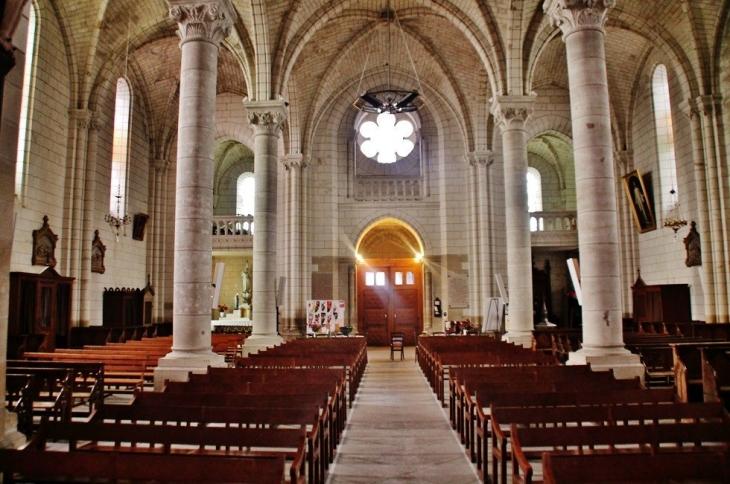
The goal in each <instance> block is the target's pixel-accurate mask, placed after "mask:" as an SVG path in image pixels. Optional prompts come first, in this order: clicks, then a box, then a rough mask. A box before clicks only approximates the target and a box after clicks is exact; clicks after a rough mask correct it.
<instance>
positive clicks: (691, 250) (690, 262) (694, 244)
mask: <svg viewBox="0 0 730 484" xmlns="http://www.w3.org/2000/svg"><path fill="white" fill-rule="evenodd" d="M684 248H685V250H686V251H687V258H686V259H685V260H684V265H686V266H687V267H692V266H701V265H702V251H701V245H700V234H699V232H697V224H696V223H695V222H692V224H691V225H690V229H689V234H687V237H685V238H684Z"/></svg>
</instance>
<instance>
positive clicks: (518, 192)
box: [492, 96, 535, 342]
mask: <svg viewBox="0 0 730 484" xmlns="http://www.w3.org/2000/svg"><path fill="white" fill-rule="evenodd" d="M534 103H535V99H534V96H501V97H499V98H497V99H496V100H495V103H494V105H493V106H492V114H494V115H495V117H496V120H497V122H498V123H499V125H500V128H501V129H502V150H503V156H504V191H505V216H506V232H507V286H508V296H509V322H508V324H507V335H506V339H507V340H515V341H517V340H520V342H522V340H524V339H527V337H528V336H529V337H530V338H531V337H532V333H531V331H532V328H533V314H532V309H533V308H532V301H533V295H532V246H531V239H530V218H529V213H528V207H527V132H526V131H525V123H526V122H527V119H528V117H529V116H530V115H531V114H532V108H533V105H534Z"/></svg>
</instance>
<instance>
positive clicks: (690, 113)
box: [679, 99, 699, 121]
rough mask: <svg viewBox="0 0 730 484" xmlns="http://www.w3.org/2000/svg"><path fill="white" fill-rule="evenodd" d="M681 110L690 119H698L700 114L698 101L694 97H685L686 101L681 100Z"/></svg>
mask: <svg viewBox="0 0 730 484" xmlns="http://www.w3.org/2000/svg"><path fill="white" fill-rule="evenodd" d="M679 110H680V111H682V114H684V115H685V116H687V119H689V120H690V121H692V120H694V119H696V118H697V115H698V114H699V112H698V109H697V103H696V102H695V100H694V99H685V100H684V101H681V102H680V103H679Z"/></svg>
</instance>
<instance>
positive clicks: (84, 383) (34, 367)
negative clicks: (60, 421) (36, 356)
mask: <svg viewBox="0 0 730 484" xmlns="http://www.w3.org/2000/svg"><path fill="white" fill-rule="evenodd" d="M53 370H58V371H70V372H71V374H72V378H71V382H72V385H71V411H72V412H73V413H74V414H75V415H80V414H83V415H86V416H88V415H89V414H90V413H91V412H92V411H93V410H94V408H95V407H96V406H98V405H101V404H102V403H103V400H104V365H103V364H102V363H99V362H73V361H66V362H63V361H30V360H9V361H7V374H12V373H28V374H34V373H36V372H42V371H53ZM79 408H85V411H84V412H79V411H78V409H79Z"/></svg>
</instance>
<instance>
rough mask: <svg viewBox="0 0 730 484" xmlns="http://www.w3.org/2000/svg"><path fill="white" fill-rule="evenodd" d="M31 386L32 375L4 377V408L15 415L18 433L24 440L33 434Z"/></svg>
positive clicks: (18, 374) (20, 374)
mask: <svg viewBox="0 0 730 484" xmlns="http://www.w3.org/2000/svg"><path fill="white" fill-rule="evenodd" d="M33 386H34V382H33V375H29V374H22V373H17V374H9V375H6V376H5V408H7V410H8V411H10V412H14V413H15V414H16V415H17V419H18V425H17V428H18V432H20V433H22V434H24V435H25V436H26V438H29V437H30V436H31V434H32V433H33Z"/></svg>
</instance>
